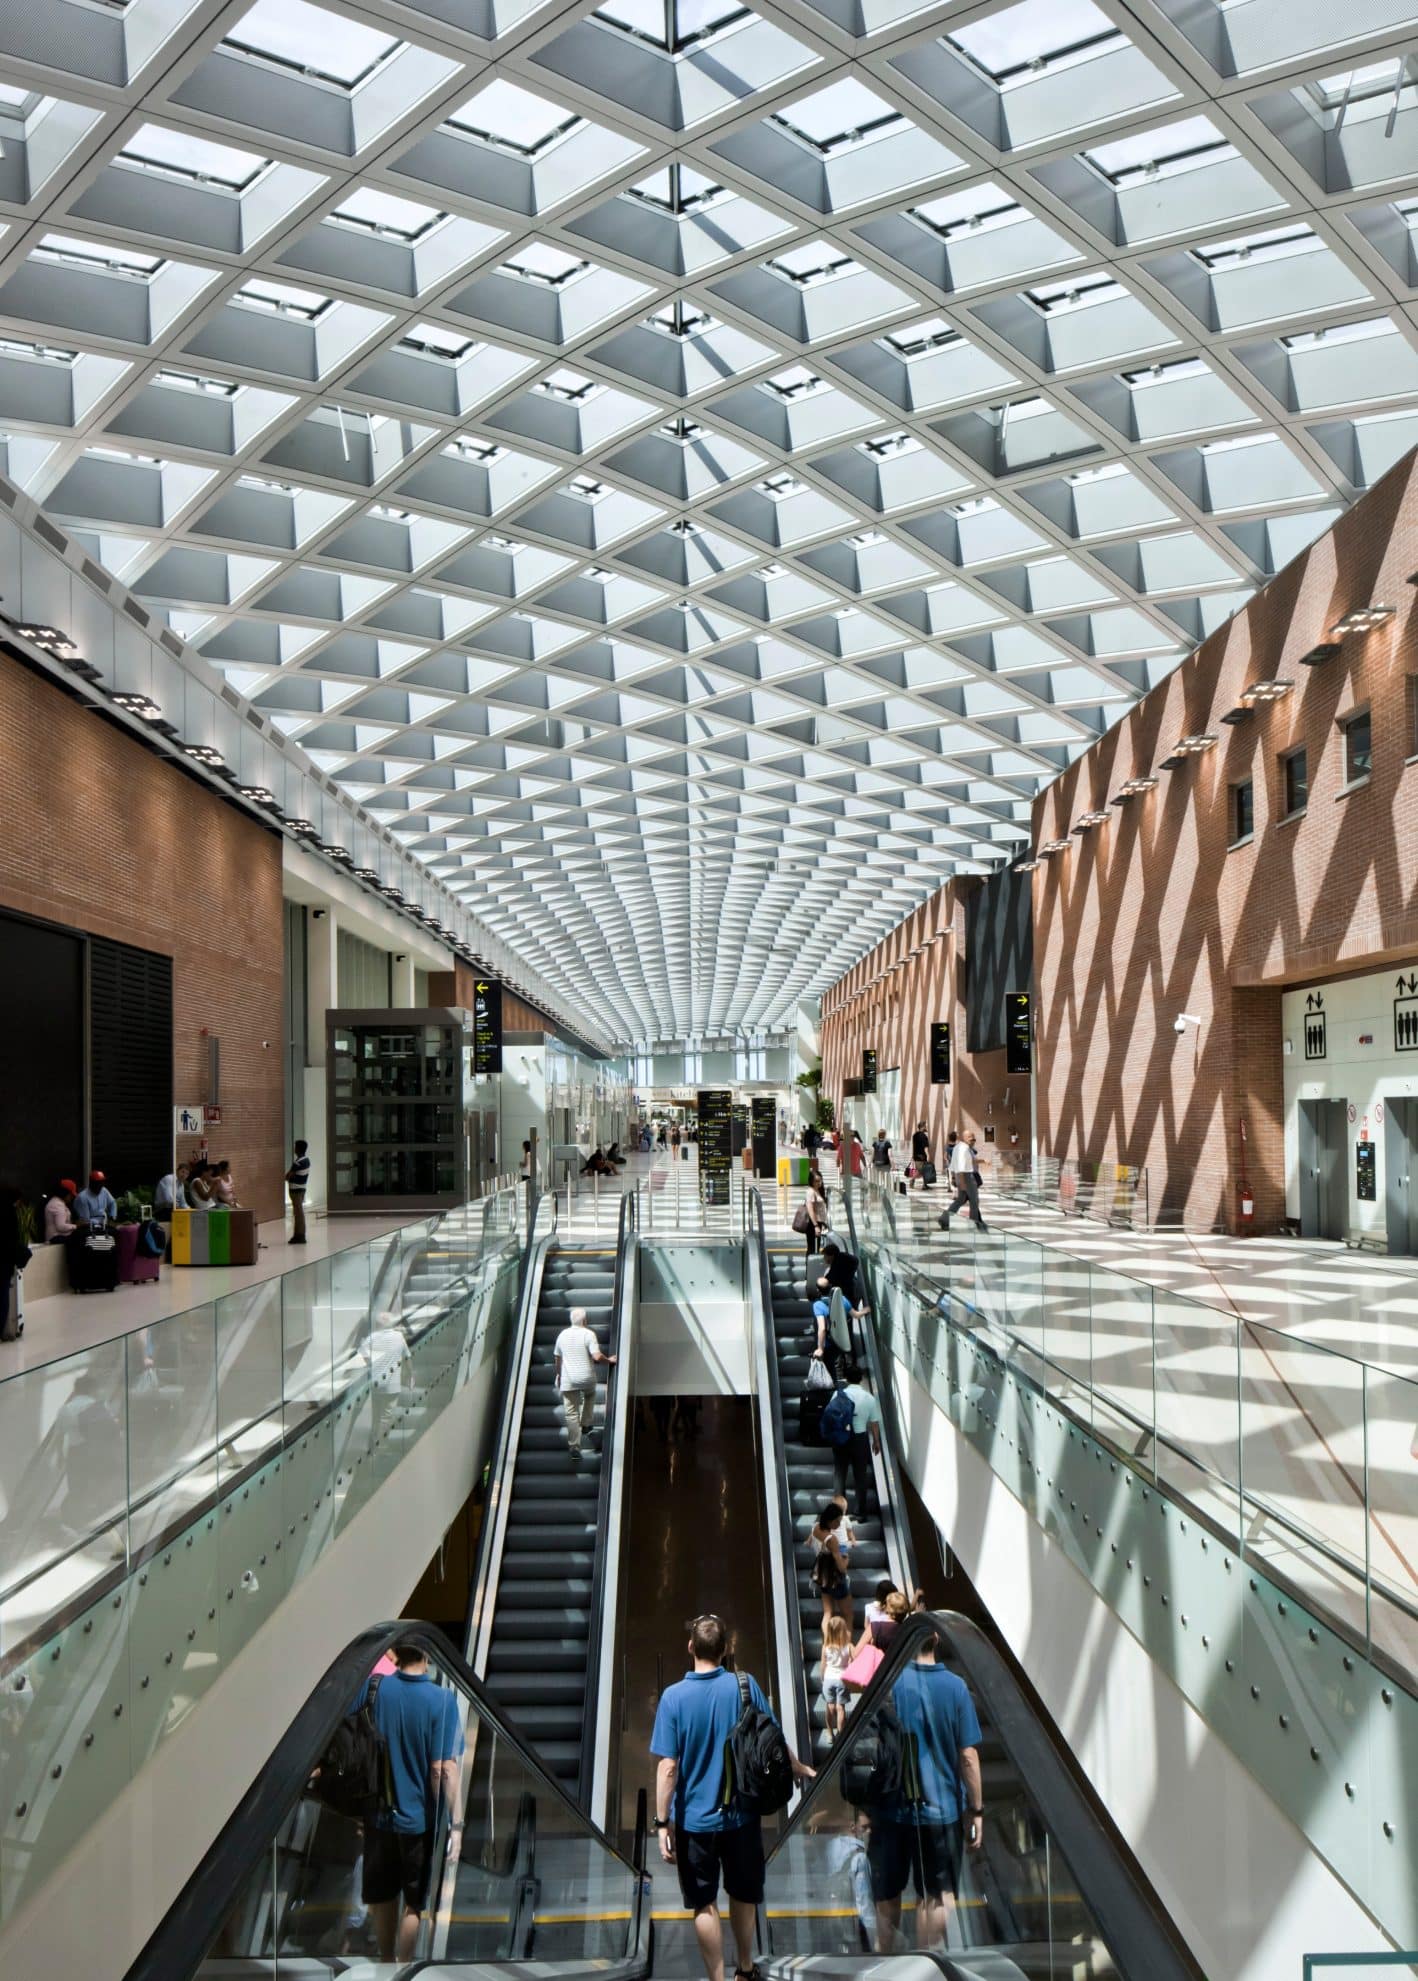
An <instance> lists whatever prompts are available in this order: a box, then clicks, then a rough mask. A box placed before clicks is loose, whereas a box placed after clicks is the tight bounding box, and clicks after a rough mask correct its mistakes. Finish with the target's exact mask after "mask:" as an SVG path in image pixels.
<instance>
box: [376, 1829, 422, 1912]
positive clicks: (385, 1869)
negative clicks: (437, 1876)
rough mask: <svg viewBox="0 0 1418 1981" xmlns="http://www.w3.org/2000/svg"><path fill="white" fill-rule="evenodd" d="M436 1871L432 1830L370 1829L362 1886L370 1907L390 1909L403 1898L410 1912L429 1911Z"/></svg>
mask: <svg viewBox="0 0 1418 1981" xmlns="http://www.w3.org/2000/svg"><path fill="white" fill-rule="evenodd" d="M432 1871H433V1832H432V1830H376V1829H374V1828H373V1827H372V1826H371V1827H369V1828H366V1830H365V1833H364V1877H363V1879H362V1880H361V1884H360V1896H361V1898H362V1899H363V1900H364V1902H365V1904H366V1905H387V1904H388V1903H389V1901H390V1900H391V1899H396V1898H399V1897H401V1896H402V1898H403V1901H404V1903H405V1905H406V1906H407V1907H408V1908H409V1910H410V1912H423V1911H425V1910H426V1909H427V1906H428V1888H429V1885H430V1883H431V1882H432V1880H431V1873H432Z"/></svg>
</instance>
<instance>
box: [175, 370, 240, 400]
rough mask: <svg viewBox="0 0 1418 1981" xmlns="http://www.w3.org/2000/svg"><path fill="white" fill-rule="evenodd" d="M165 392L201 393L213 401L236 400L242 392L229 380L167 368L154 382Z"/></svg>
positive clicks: (202, 373)
mask: <svg viewBox="0 0 1418 1981" xmlns="http://www.w3.org/2000/svg"><path fill="white" fill-rule="evenodd" d="M153 383H154V384H155V385H160V386H161V387H162V388H163V390H164V391H165V392H194V393H201V394H203V395H204V396H206V397H210V398H213V399H234V398H235V397H236V395H237V393H238V392H239V391H240V390H241V387H240V386H239V385H236V384H234V383H233V381H232V380H231V379H229V378H209V377H207V375H206V374H205V373H204V372H199V371H175V370H173V369H172V368H171V367H170V366H165V367H164V368H163V369H162V370H161V371H160V372H159V373H158V375H157V377H156V378H155V379H154V380H153Z"/></svg>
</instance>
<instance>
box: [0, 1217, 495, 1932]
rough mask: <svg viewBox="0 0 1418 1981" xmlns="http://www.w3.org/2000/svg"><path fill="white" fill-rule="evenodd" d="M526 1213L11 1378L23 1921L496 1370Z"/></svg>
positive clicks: (399, 1247) (12, 1865)
mask: <svg viewBox="0 0 1418 1981" xmlns="http://www.w3.org/2000/svg"><path fill="white" fill-rule="evenodd" d="M514 1217H515V1207H514V1205H513V1203H512V1198H511V1193H510V1192H505V1193H502V1194H501V1195H500V1196H496V1197H491V1198H485V1199H482V1200H480V1201H479V1202H478V1203H475V1204H472V1205H468V1206H465V1207H463V1208H462V1209H460V1210H459V1211H457V1212H454V1213H451V1214H449V1216H448V1217H446V1218H435V1219H425V1220H421V1221H420V1222H419V1223H417V1224H415V1225H412V1226H409V1227H407V1228H406V1229H404V1230H401V1231H398V1232H395V1233H391V1234H388V1235H386V1236H384V1237H381V1238H379V1239H376V1240H374V1241H372V1242H365V1241H361V1242H360V1243H358V1244H356V1245H354V1246H351V1247H349V1248H347V1249H346V1250H344V1251H341V1252H337V1253H333V1254H331V1255H330V1256H329V1257H327V1258H324V1259H317V1260H312V1261H311V1262H310V1263H309V1264H308V1265H303V1266H300V1267H298V1268H297V1269H296V1270H295V1271H293V1272H290V1273H286V1274H284V1275H282V1276H280V1277H277V1278H272V1279H269V1280H266V1281H263V1282H261V1283H259V1284H258V1285H255V1286H250V1287H245V1288H242V1289H240V1290H239V1291H237V1292H235V1293H231V1294H227V1295H225V1296H223V1298H221V1299H220V1300H216V1301H209V1302H206V1303H204V1304H202V1305H200V1306H196V1307H193V1308H190V1309H189V1310H187V1311H186V1312H183V1313H179V1314H173V1315H170V1316H168V1317H167V1318H166V1319H163V1320H160V1321H155V1322H153V1323H152V1324H151V1325H149V1326H145V1327H142V1328H137V1329H135V1330H133V1331H132V1332H131V1333H130V1334H128V1335H125V1336H120V1337H119V1338H117V1339H116V1340H114V1341H111V1342H105V1343H103V1344H102V1345H100V1346H98V1347H94V1348H90V1349H86V1350H84V1351H83V1352H82V1353H81V1354H78V1355H72V1356H67V1357H64V1358H63V1359H61V1360H57V1361H54V1362H50V1363H46V1364H42V1365H41V1366H39V1367H38V1368H35V1369H32V1370H27V1371H24V1372H22V1373H18V1374H16V1375H14V1376H12V1377H10V1378H9V1379H8V1380H5V1381H3V1382H0V1698H3V1700H4V1702H5V1706H6V1709H7V1710H5V1711H4V1712H0V1919H3V1918H4V1917H5V1916H7V1915H8V1914H9V1913H10V1912H11V1911H13V1909H14V1907H15V1906H16V1905H17V1904H19V1903H20V1902H21V1901H22V1899H23V1898H24V1897H25V1896H26V1895H27V1893H28V1891H29V1889H30V1888H31V1886H32V1883H33V1881H34V1880H36V1879H38V1878H40V1877H43V1876H44V1875H46V1874H47V1873H48V1871H50V1870H51V1869H52V1868H53V1867H54V1865H55V1863H56V1862H57V1861H58V1859H59V1857H60V1856H62V1854H63V1852H64V1851H65V1850H66V1849H67V1848H68V1847H69V1843H70V1842H71V1841H72V1837H73V1835H74V1834H77V1830H78V1828H82V1826H83V1822H84V1820H85V1819H84V1817H83V1815H82V1811H83V1809H84V1808H87V1809H88V1819H87V1820H89V1821H91V1820H92V1812H93V1808H94V1807H97V1806H101V1804H100V1803H97V1802H94V1801H93V1799H92V1798H93V1796H94V1795H95V1793H97V1792H100V1791H101V1792H102V1793H103V1794H107V1792H108V1789H109V1787H110V1786H111V1784H112V1782H114V1781H116V1782H118V1783H119V1784H120V1785H121V1783H122V1782H125V1781H127V1780H128V1779H129V1778H130V1777H131V1775H132V1773H133V1772H134V1771H135V1770H136V1769H137V1768H139V1767H141V1766H142V1765H143V1763H144V1762H145V1761H146V1759H147V1758H148V1757H149V1755H150V1754H151V1753H152V1752H153V1751H154V1750H155V1748H156V1747H157V1746H158V1745H159V1744H160V1743H161V1742H162V1741H163V1740H164V1739H165V1738H166V1737H167V1736H168V1734H170V1733H171V1731H172V1730H173V1728H174V1727H176V1726H177V1725H179V1724H181V1722H182V1720H183V1719H184V1718H185V1716H186V1714H187V1712H188V1711H190V1709H191V1706H192V1704H193V1703H194V1702H195V1700H196V1699H197V1698H198V1697H200V1695H201V1693H202V1692H203V1691H204V1690H205V1688H206V1686H207V1685H208V1684H210V1683H211V1681H212V1679H213V1678H214V1677H216V1676H217V1675H219V1674H220V1672H221V1671H222V1670H223V1669H224V1668H225V1665H226V1663H227V1662H228V1661H229V1660H230V1659H231V1658H232V1657H234V1656H235V1655H236V1654H237V1653H238V1652H239V1651H240V1650H241V1649H242V1648H243V1647H244V1645H245V1644H246V1643H248V1642H249V1641H250V1639H251V1637H252V1635H253V1634H254V1633H255V1631H256V1630H257V1629H258V1628H259V1627H260V1625H261V1624H262V1623H263V1622H264V1621H265V1620H266V1618H267V1617H268V1616H269V1615H270V1614H271V1613H272V1611H273V1610H274V1608H275V1607H276V1606H277V1605H278V1604H279V1603H280V1601H281V1600H282V1598H283V1596H284V1595H285V1593H286V1591H287V1590H288V1589H289V1588H290V1587H292V1586H293V1584H294V1582H295V1581H296V1580H297V1579H298V1578H299V1577H300V1576H301V1575H302V1574H303V1573H305V1572H306V1571H307V1570H308V1569H309V1568H310V1567H312V1566H313V1565H314V1563H315V1562H317V1561H318V1560H319V1559H320V1557H321V1555H322V1554H323V1553H324V1551H325V1549H326V1548H327V1547H328V1546H329V1545H330V1543H331V1541H332V1540H333V1539H334V1538H335V1536H336V1535H337V1534H339V1533H340V1532H342V1531H343V1529H344V1528H345V1527H346V1526H347V1525H348V1524H349V1522H350V1521H351V1520H352V1519H353V1518H354V1516H355V1515H356V1514H357V1513H358V1512H359V1510H360V1509H361V1507H363V1506H364V1505H365V1504H366V1503H367V1501H368V1499H369V1497H370V1495H371V1493H372V1492H373V1491H374V1489H375V1488H376V1486H377V1485H378V1484H379V1483H380V1482H381V1481H382V1480H383V1479H385V1478H387V1477H388V1476H389V1473H390V1472H391V1471H392V1469H393V1467H394V1466H395V1465H397V1463H398V1462H399V1460H400V1459H401V1458H402V1457H403V1456H404V1454H405V1453H406V1452H407V1451H408V1450H409V1449H410V1447H411V1446H412V1445H413V1443H414V1442H416V1440H417V1439H418V1438H420V1437H421V1436H422V1435H423V1434H424V1432H425V1431H426V1430H427V1429H428V1428H429V1426H430V1425H431V1424H432V1423H433V1422H434V1421H435V1420H436V1418H437V1417H438V1416H439V1414H440V1413H441V1412H442V1410H443V1409H444V1408H445V1407H446V1406H447V1404H448V1403H449V1402H450V1401H451V1399H452V1398H453V1396H454V1395H455V1394H456V1393H457V1391H458V1389H459V1388H460V1387H461V1386H462V1384H463V1383H464V1382H465V1381H466V1380H467V1379H468V1378H469V1376H470V1375H472V1373H473V1372H474V1370H475V1369H478V1370H482V1369H483V1368H484V1367H485V1365H486V1363H487V1361H488V1360H489V1359H490V1358H495V1357H496V1355H497V1353H498V1350H499V1346H500V1340H501V1334H502V1332H503V1330H504V1328H505V1324H506V1321H507V1319H508V1316H509V1314H510V1312H511V1309H512V1305H513V1285H514V1283H515V1279H516V1273H517V1265H518V1257H519V1253H518V1246H517V1240H516V1232H515V1228H514ZM488 1337H491V1338H490V1339H488V1341H487V1348H486V1351H484V1349H483V1347H482V1344H483V1343H484V1340H485V1339H486V1338H488ZM491 1365H492V1366H495V1362H493V1363H492V1364H491ZM96 1785H97V1788H96Z"/></svg>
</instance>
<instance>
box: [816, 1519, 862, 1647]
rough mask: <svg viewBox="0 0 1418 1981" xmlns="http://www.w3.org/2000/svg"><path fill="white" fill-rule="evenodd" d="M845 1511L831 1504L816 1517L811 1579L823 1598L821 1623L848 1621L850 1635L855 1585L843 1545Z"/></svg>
mask: <svg viewBox="0 0 1418 1981" xmlns="http://www.w3.org/2000/svg"><path fill="white" fill-rule="evenodd" d="M841 1526H842V1509H841V1507H840V1506H838V1505H837V1504H836V1502H835V1501H833V1500H829V1501H828V1503H827V1505H826V1506H825V1507H823V1509H822V1511H821V1513H819V1515H818V1516H817V1520H816V1522H815V1523H814V1526H813V1530H812V1535H811V1540H812V1544H813V1546H814V1547H815V1548H816V1550H817V1554H816V1557H815V1559H814V1561H813V1564H812V1579H813V1583H814V1586H815V1587H816V1589H817V1592H818V1594H819V1595H820V1596H821V1598H822V1622H823V1627H824V1629H825V1628H826V1625H827V1619H828V1618H829V1617H833V1616H840V1617H843V1618H845V1620H846V1624H847V1634H848V1636H849V1637H850V1635H851V1631H852V1583H851V1578H850V1577H849V1575H848V1573H847V1550H846V1549H845V1548H844V1547H843V1545H842V1541H841V1534H840V1530H841Z"/></svg>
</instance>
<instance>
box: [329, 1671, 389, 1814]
mask: <svg viewBox="0 0 1418 1981" xmlns="http://www.w3.org/2000/svg"><path fill="white" fill-rule="evenodd" d="M381 1676H382V1674H378V1673H376V1675H375V1676H374V1677H373V1678H371V1679H370V1681H369V1690H368V1692H367V1693H366V1694H365V1697H364V1701H363V1703H362V1704H361V1705H360V1706H358V1707H357V1708H356V1709H355V1711H354V1712H352V1713H348V1714H347V1715H346V1716H345V1718H344V1719H342V1720H341V1721H340V1724H339V1725H338V1726H337V1727H336V1728H335V1731H334V1732H333V1733H332V1734H331V1736H330V1743H329V1745H328V1746H327V1747H326V1749H325V1752H324V1753H323V1754H322V1755H321V1756H320V1772H319V1774H318V1775H317V1777H316V1779H315V1782H314V1784H313V1788H312V1793H313V1794H314V1796H315V1799H316V1801H317V1802H321V1803H323V1804H324V1805H325V1807H326V1808H327V1809H333V1810H335V1811H336V1813H337V1814H339V1815H341V1816H354V1817H357V1818H358V1819H359V1820H360V1821H361V1822H368V1821H369V1820H370V1819H371V1818H373V1817H375V1816H377V1815H378V1814H379V1813H380V1811H381V1810H384V1809H392V1808H393V1806H394V1773H393V1769H392V1768H391V1767H390V1765H389V1743H388V1741H387V1740H386V1739H385V1738H384V1736H383V1734H382V1733H381V1732H380V1731H379V1728H378V1725H377V1724H376V1722H375V1718H374V1702H375V1700H376V1699H377V1698H378V1696H379V1683H380V1677H381Z"/></svg>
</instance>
